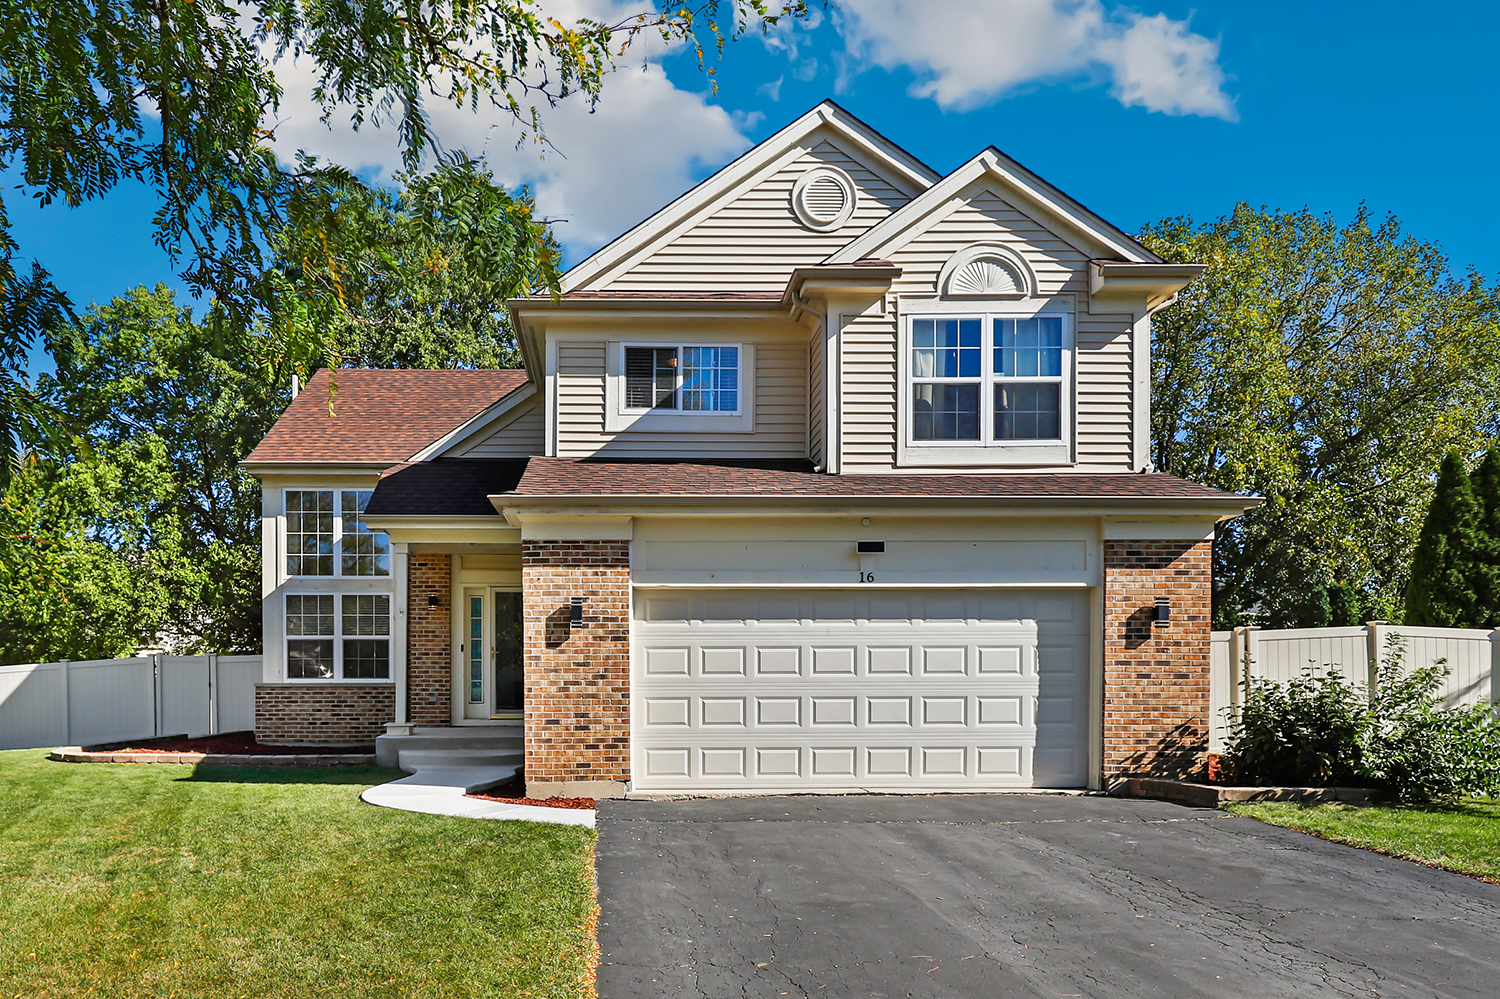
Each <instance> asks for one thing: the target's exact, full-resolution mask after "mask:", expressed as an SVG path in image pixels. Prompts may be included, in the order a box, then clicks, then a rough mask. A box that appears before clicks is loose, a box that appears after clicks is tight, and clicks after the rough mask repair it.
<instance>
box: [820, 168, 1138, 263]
mask: <svg viewBox="0 0 1500 999" xmlns="http://www.w3.org/2000/svg"><path fill="white" fill-rule="evenodd" d="M981 182H982V183H981ZM980 191H989V192H991V193H993V194H994V195H995V196H996V197H998V198H1001V199H1003V200H1004V201H1006V202H1007V203H1008V204H1010V205H1012V206H1013V207H1015V208H1016V209H1017V210H1018V211H1020V212H1022V213H1024V214H1025V215H1026V216H1027V217H1028V218H1030V219H1032V220H1033V221H1035V222H1036V223H1037V224H1039V225H1041V226H1043V227H1045V228H1046V229H1048V230H1049V231H1051V232H1052V233H1054V234H1055V235H1057V236H1058V237H1059V238H1060V239H1062V240H1064V241H1066V242H1067V243H1069V244H1070V245H1072V246H1073V247H1074V248H1076V249H1077V250H1079V251H1080V252H1081V253H1083V254H1084V255H1085V256H1088V257H1091V258H1099V259H1112V260H1129V261H1136V262H1140V263H1159V262H1160V261H1161V258H1160V257H1158V256H1157V255H1156V254H1154V253H1152V252H1151V251H1150V250H1148V249H1146V248H1145V247H1144V246H1142V245H1141V244H1139V243H1137V242H1136V241H1135V240H1134V239H1133V238H1131V237H1130V236H1129V235H1128V234H1127V233H1125V232H1124V231H1123V230H1121V229H1119V228H1117V227H1116V226H1114V225H1111V224H1110V223H1108V222H1106V221H1104V219H1102V218H1100V217H1099V216H1098V215H1095V214H1094V213H1093V212H1092V211H1090V210H1089V209H1087V208H1085V207H1084V206H1083V205H1082V204H1080V203H1079V202H1077V201H1075V200H1074V199H1072V198H1070V197H1068V196H1067V195H1066V194H1064V193H1062V192H1061V191H1059V190H1058V189H1057V188H1055V187H1053V186H1052V185H1051V184H1049V183H1047V182H1046V181H1044V180H1042V179H1041V178H1040V177H1038V176H1037V175H1036V174H1034V173H1032V172H1031V171H1030V170H1027V169H1026V168H1025V167H1023V166H1022V165H1021V164H1019V163H1017V162H1016V161H1015V160H1013V159H1011V158H1010V157H1008V156H1006V155H1005V154H1004V153H1002V152H1000V151H999V150H998V149H996V148H995V147H993V146H991V147H989V148H988V149H986V150H984V151H983V152H981V153H980V154H979V155H978V156H975V157H974V158H973V159H971V160H969V162H967V163H965V164H964V165H963V166H961V167H959V168H958V169H957V170H954V171H953V172H952V173H950V174H948V176H946V177H944V178H942V180H940V181H938V182H937V183H936V184H934V185H932V186H931V187H929V188H928V189H927V190H926V191H923V192H922V193H921V194H919V195H917V196H916V197H915V198H913V199H912V200H911V201H909V202H907V203H906V204H905V205H904V206H902V207H901V208H900V209H898V210H897V211H895V212H893V213H892V214H891V215H890V216H889V217H888V218H886V219H885V220H884V221H883V222H881V223H879V224H878V225H875V226H873V227H871V228H870V229H869V230H868V231H866V232H865V233H864V234H862V235H860V236H859V237H857V238H855V239H853V240H852V241H850V242H849V243H848V244H846V245H845V246H843V247H842V248H841V249H839V250H838V251H837V252H835V253H834V254H833V255H831V256H830V257H829V258H828V259H827V261H826V262H827V263H829V264H847V263H853V262H854V261H856V260H860V259H864V258H868V257H887V256H889V255H890V254H891V253H893V252H894V251H895V250H897V249H899V248H900V247H902V246H904V245H906V244H907V243H908V242H910V241H911V240H912V239H914V238H916V237H917V236H918V235H919V234H920V233H921V232H922V231H923V230H924V229H925V228H926V227H927V226H928V225H930V224H932V222H933V221H934V220H935V219H938V218H942V217H945V216H946V214H948V213H949V212H951V211H952V210H953V208H954V207H955V206H956V204H957V203H959V202H962V201H965V200H968V199H969V198H971V197H973V196H974V195H975V194H976V193H978V192H980Z"/></svg>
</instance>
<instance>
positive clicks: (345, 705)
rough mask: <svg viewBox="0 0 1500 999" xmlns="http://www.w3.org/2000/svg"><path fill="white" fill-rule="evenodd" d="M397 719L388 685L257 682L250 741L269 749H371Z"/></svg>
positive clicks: (394, 691)
mask: <svg viewBox="0 0 1500 999" xmlns="http://www.w3.org/2000/svg"><path fill="white" fill-rule="evenodd" d="M395 720H396V688H395V686H394V685H392V684H389V683H259V684H256V685H255V741H256V742H264V743H267V744H269V745H272V746H372V745H374V744H375V737H376V736H377V735H380V734H381V733H383V732H384V731H385V723H386V722H391V721H395Z"/></svg>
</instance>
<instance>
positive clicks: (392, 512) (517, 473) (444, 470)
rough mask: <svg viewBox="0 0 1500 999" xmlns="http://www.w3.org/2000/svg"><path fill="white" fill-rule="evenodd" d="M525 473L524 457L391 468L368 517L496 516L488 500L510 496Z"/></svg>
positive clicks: (378, 487)
mask: <svg viewBox="0 0 1500 999" xmlns="http://www.w3.org/2000/svg"><path fill="white" fill-rule="evenodd" d="M525 470H526V459H525V458H438V459H436V460H434V461H418V462H410V463H406V464H401V465H396V466H394V467H392V468H388V469H386V470H385V472H384V473H382V474H381V476H380V481H379V482H378V483H377V484H376V486H375V492H374V493H373V494H372V495H371V496H370V503H369V505H368V506H367V507H366V508H365V516H366V517H371V518H374V517H495V518H497V519H498V518H499V516H500V515H499V513H498V512H497V511H496V510H495V507H494V506H493V505H492V504H491V503H490V501H489V498H488V497H489V496H490V495H491V494H493V493H498V492H509V491H510V490H512V489H514V488H515V487H516V483H517V482H519V481H520V479H521V473H522V472H524V471H525Z"/></svg>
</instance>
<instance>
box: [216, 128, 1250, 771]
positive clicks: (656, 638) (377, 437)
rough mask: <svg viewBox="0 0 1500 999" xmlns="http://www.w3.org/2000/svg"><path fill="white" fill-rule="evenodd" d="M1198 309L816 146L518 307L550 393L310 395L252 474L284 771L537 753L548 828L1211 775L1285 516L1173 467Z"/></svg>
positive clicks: (871, 139) (995, 165) (744, 171)
mask: <svg viewBox="0 0 1500 999" xmlns="http://www.w3.org/2000/svg"><path fill="white" fill-rule="evenodd" d="M1202 270H1203V268H1202V267H1201V266H1199V265H1194V264H1178V263H1166V262H1163V261H1162V260H1161V259H1159V258H1158V257H1157V256H1155V255H1154V254H1152V253H1151V252H1150V251H1148V250H1147V249H1145V248H1144V247H1142V246H1141V245H1140V244H1138V243H1137V242H1135V241H1134V240H1133V239H1131V238H1130V236H1128V235H1127V234H1125V233H1124V232H1122V231H1120V230H1119V229H1117V228H1115V227H1114V226H1112V225H1110V224H1109V223H1107V222H1105V221H1104V220H1103V219H1101V218H1099V217H1098V216H1096V215H1094V214H1093V213H1092V212H1090V211H1089V210H1088V209H1087V208H1085V207H1084V206H1082V205H1081V204H1079V203H1078V202H1076V201H1074V200H1073V199H1071V198H1069V197H1068V196H1067V195H1065V194H1063V193H1062V192H1061V191H1059V190H1057V189H1056V188H1054V187H1052V186H1051V185H1050V184H1048V183H1047V182H1045V181H1044V180H1042V179H1041V178H1040V177H1038V176H1036V175H1035V174H1033V173H1031V172H1030V171H1028V170H1027V169H1026V168H1024V167H1023V166H1021V165H1020V164H1019V163H1017V162H1015V161H1014V160H1011V159H1009V158H1008V157H1006V156H1005V155H1004V154H1002V153H1000V152H999V151H997V150H995V149H993V148H990V149H985V150H983V151H982V152H980V153H979V154H978V155H977V156H975V157H974V158H973V159H972V160H970V161H969V162H967V163H965V164H964V165H963V166H961V167H959V168H958V169H957V170H954V171H953V172H952V173H950V174H948V175H947V176H939V175H938V174H937V173H936V172H934V171H932V170H931V169H929V168H928V167H926V166H924V165H923V164H922V163H921V162H919V161H918V160H916V159H915V158H914V157H913V156H912V155H911V154H909V153H907V152H906V151H904V150H902V149H900V148H898V147H896V146H895V145H893V144H892V143H891V142H890V141H888V140H887V139H885V138H883V137H882V136H880V135H879V134H878V133H876V132H875V131H873V130H872V129H871V128H870V127H869V126H867V125H865V124H864V123H863V122H861V121H859V120H857V119H855V118H854V117H852V116H851V115H849V114H848V113H847V112H846V111H844V110H843V109H841V108H839V107H838V106H837V105H835V104H832V103H824V104H822V105H819V106H818V107H817V108H814V109H813V110H812V111H811V112H809V113H808V114H806V115H804V116H803V117H801V118H799V119H798V120H797V121H795V122H793V123H792V124H791V125H789V126H788V127H786V128H785V129H783V130H782V131H780V132H779V133H777V134H776V135H774V136H772V137H771V138H770V139H768V140H766V141H765V142H763V143H761V144H760V145H759V146H757V147H755V148H754V149H752V150H751V151H749V152H748V153H746V154H745V155H744V156H742V157H740V158H739V159H738V160H736V161H734V162H733V163H731V164H730V165H729V166H727V167H725V168H724V169H722V170H720V171H719V172H718V173H717V174H715V175H714V176H713V177H711V178H709V179H708V180H706V181H704V182H703V183H702V184H700V185H698V186H697V187H696V188H694V189H693V190H691V191H689V192H688V193H687V194H685V195H683V196H682V197H680V198H679V199H677V200H676V201H674V202H673V203H672V204H670V205H668V206H667V207H666V208H664V209H662V210H661V211H660V212H658V213H657V214H655V215H653V216H652V217H651V218H649V219H647V220H646V221H645V222H642V223H641V224H640V225H638V226H636V227H635V228H634V229H632V230H631V231H629V232H627V233H626V234H624V235H623V236H621V237H620V238H619V239H617V240H615V241H614V242H613V243H611V244H609V245H608V246H606V247H605V248H603V249H602V250H600V251H599V252H597V253H595V254H594V255H593V256H591V257H589V258H588V259H587V260H585V261H583V262H582V263H580V264H579V265H577V266H576V267H574V268H573V269H572V270H570V271H569V272H568V274H567V275H566V277H565V280H564V282H563V292H564V293H563V295H562V297H561V299H560V300H553V299H552V298H550V297H539V298H527V299H520V300H516V301H512V302H510V303H509V310H510V318H511V321H512V323H513V324H514V328H515V331H516V333H517V335H518V336H519V338H520V344H521V348H522V353H523V355H524V357H525V363H526V367H525V370H524V371H368V370H341V371H339V372H338V373H337V379H336V383H337V391H336V395H335V396H334V399H333V409H332V412H330V409H329V396H328V391H327V390H328V385H327V374H326V373H320V374H319V375H318V376H317V377H315V378H314V379H312V381H311V382H310V383H309V384H308V386H307V388H306V389H305V390H304V391H303V392H302V394H301V395H299V396H298V397H297V399H296V400H295V401H294V402H293V403H292V404H291V406H290V407H289V408H288V409H287V411H286V413H285V415H284V416H283V417H282V418H281V420H280V421H279V422H278V423H277V424H276V426H275V427H274V428H273V429H272V431H271V432H270V434H269V435H268V436H267V437H266V439H265V440H264V442H262V443H261V445H260V446H259V447H257V448H256V449H255V451H254V453H253V454H251V455H250V457H249V458H248V460H247V461H246V463H245V464H246V467H247V468H249V469H250V470H251V471H252V472H254V473H255V474H256V475H257V476H259V477H260V479H261V481H262V482H263V483H264V502H265V506H264V535H263V544H264V565H265V581H264V598H265V682H264V683H263V684H262V685H261V686H260V687H259V689H258V694H257V732H258V735H259V737H260V738H261V739H262V740H263V741H268V742H297V741H321V742H333V743H338V742H345V743H347V742H358V741H368V740H370V739H371V738H374V737H375V736H376V735H379V734H380V733H382V732H383V731H386V730H389V731H390V732H392V733H398V734H399V733H410V732H411V731H412V730H413V726H415V727H417V728H416V731H418V732H421V731H426V730H428V729H432V728H441V727H449V726H455V727H456V726H500V727H506V726H510V727H512V728H514V727H516V726H518V725H519V726H521V727H522V728H523V729H524V747H525V773H526V777H527V781H528V785H529V787H530V788H531V790H532V793H534V794H544V793H573V794H593V795H599V796H605V795H611V794H622V793H627V792H635V793H643V794H647V793H669V792H705V793H725V792H741V793H744V792H759V791H779V792H805V791H856V790H890V791H941V790H949V791H973V790H991V789H1000V788H1027V787H1085V786H1088V787H1098V786H1101V785H1102V784H1105V783H1107V782H1108V781H1109V780H1110V779H1112V778H1113V777H1115V776H1117V775H1119V774H1121V773H1125V772H1130V771H1137V772H1138V771H1145V770H1152V771H1155V772H1182V771H1186V770H1191V769H1193V768H1194V767H1196V766H1198V764H1199V763H1200V762H1201V756H1202V753H1203V752H1204V749H1205V738H1206V732H1207V728H1208V722H1209V718H1208V712H1209V668H1208V667H1209V593H1210V558H1209V549H1210V540H1211V538H1212V536H1213V531H1214V525H1215V523H1216V522H1217V521H1220V520H1223V519H1226V518H1230V517H1234V516H1236V515H1238V514H1239V513H1240V512H1242V511H1243V510H1244V509H1245V508H1246V507H1247V506H1248V505H1249V504H1250V503H1251V502H1252V501H1250V500H1247V499H1245V498H1243V497H1239V496H1234V495H1230V494H1227V493H1224V492H1220V491H1217V490H1214V489H1209V488H1205V487H1202V486H1199V485H1196V484H1193V483H1191V482H1187V481H1184V480H1181V479H1177V478H1173V477H1170V476H1167V475H1161V474H1157V473H1154V472H1153V471H1152V470H1151V466H1150V449H1149V428H1150V413H1149V406H1150V398H1149V385H1150V371H1149V366H1150V327H1151V314H1152V312H1153V311H1154V310H1156V309H1159V308H1161V307H1162V306H1163V305H1165V304H1167V303H1169V302H1171V301H1172V299H1173V296H1174V294H1175V293H1176V292H1177V291H1178V290H1179V289H1181V288H1182V287H1183V286H1184V285H1185V284H1186V283H1187V282H1189V281H1191V280H1192V279H1193V278H1194V277H1195V276H1197V275H1198V274H1200V273H1201V271H1202Z"/></svg>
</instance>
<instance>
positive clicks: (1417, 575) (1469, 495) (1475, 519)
mask: <svg viewBox="0 0 1500 999" xmlns="http://www.w3.org/2000/svg"><path fill="white" fill-rule="evenodd" d="M1482 520H1483V513H1482V510H1481V507H1480V504H1479V501H1478V499H1477V498H1476V496H1475V494H1474V482H1473V480H1472V479H1470V477H1469V474H1468V472H1466V471H1465V470H1464V463H1463V459H1462V458H1460V457H1459V456H1458V452H1456V451H1450V452H1449V453H1448V456H1447V457H1446V458H1444V459H1443V467H1442V470H1441V471H1439V472H1438V479H1437V487H1436V489H1435V490H1434V492H1433V496H1432V506H1431V507H1430V508H1429V509H1428V511H1427V520H1426V522H1425V523H1423V525H1422V533H1421V536H1420V537H1419V538H1418V539H1417V550H1416V554H1415V556H1414V557H1413V558H1412V568H1411V583H1410V585H1409V586H1408V587H1407V590H1406V623H1407V624H1410V625H1419V626H1427V627H1434V628H1478V627H1485V626H1486V625H1487V624H1488V622H1485V621H1483V620H1482V614H1483V609H1482V607H1481V596H1480V588H1481V585H1482V583H1483V581H1484V572H1483V571H1482V566H1483V565H1484V563H1485V561H1486V559H1485V557H1484V556H1485V551H1484V549H1485V548H1486V547H1487V545H1486V543H1485V540H1486V539H1485V536H1484V534H1483V533H1482V526H1481V522H1482Z"/></svg>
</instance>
